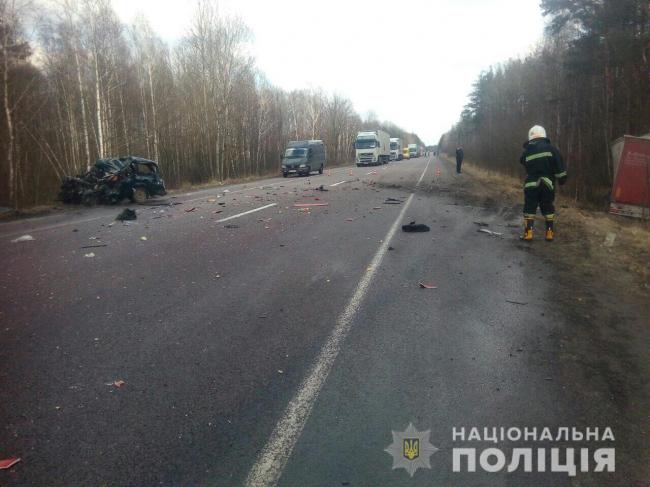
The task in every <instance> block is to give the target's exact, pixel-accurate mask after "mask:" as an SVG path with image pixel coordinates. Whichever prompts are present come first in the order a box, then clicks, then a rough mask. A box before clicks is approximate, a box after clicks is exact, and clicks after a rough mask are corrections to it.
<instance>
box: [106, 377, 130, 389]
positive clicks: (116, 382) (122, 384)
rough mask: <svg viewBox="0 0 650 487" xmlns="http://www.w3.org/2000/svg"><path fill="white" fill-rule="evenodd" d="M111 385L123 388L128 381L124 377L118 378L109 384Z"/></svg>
mask: <svg viewBox="0 0 650 487" xmlns="http://www.w3.org/2000/svg"><path fill="white" fill-rule="evenodd" d="M109 385H111V386H115V387H117V388H118V389H120V388H122V387H123V386H125V385H126V382H124V381H123V380H122V379H117V380H116V381H113V382H112V383H111V384H109Z"/></svg>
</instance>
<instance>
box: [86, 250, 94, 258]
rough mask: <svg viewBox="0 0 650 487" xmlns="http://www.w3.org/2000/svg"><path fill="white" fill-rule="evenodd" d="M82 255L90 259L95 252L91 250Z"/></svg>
mask: <svg viewBox="0 0 650 487" xmlns="http://www.w3.org/2000/svg"><path fill="white" fill-rule="evenodd" d="M84 257H86V258H87V259H92V258H93V257H95V253H94V252H91V253H89V254H84Z"/></svg>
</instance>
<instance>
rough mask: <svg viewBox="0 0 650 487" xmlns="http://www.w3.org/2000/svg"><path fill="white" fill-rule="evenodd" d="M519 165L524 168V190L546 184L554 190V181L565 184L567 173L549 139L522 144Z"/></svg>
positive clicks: (562, 161)
mask: <svg viewBox="0 0 650 487" xmlns="http://www.w3.org/2000/svg"><path fill="white" fill-rule="evenodd" d="M519 162H521V164H523V166H524V167H525V168H526V184H525V187H526V188H530V187H539V185H540V184H542V183H543V184H546V185H547V186H548V188H549V189H551V190H553V189H555V181H556V180H557V181H558V182H559V183H560V184H564V183H565V182H566V178H567V173H566V167H565V165H564V160H563V159H562V154H560V151H559V150H558V149H557V148H556V147H555V146H554V145H553V144H551V141H550V140H549V139H545V138H544V139H542V138H540V139H533V140H531V141H529V142H526V143H525V144H524V153H523V154H522V156H521V159H520V161H519Z"/></svg>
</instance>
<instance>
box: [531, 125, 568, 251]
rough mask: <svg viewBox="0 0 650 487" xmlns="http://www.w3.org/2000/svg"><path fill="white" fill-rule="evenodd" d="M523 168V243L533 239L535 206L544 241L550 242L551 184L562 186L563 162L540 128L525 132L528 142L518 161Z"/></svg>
mask: <svg viewBox="0 0 650 487" xmlns="http://www.w3.org/2000/svg"><path fill="white" fill-rule="evenodd" d="M520 162H521V164H523V166H524V167H525V168H526V182H525V184H524V235H523V236H522V239H523V240H526V241H531V240H532V239H533V226H534V224H535V214H536V213H537V207H538V206H539V208H540V210H541V211H542V215H544V218H545V219H546V240H547V241H549V242H552V241H553V238H554V237H555V231H554V227H553V223H554V221H555V206H554V200H555V184H556V182H558V183H560V185H563V184H564V183H565V182H566V179H567V173H566V168H565V166H564V160H563V159H562V155H561V154H560V151H559V150H558V149H557V148H556V147H555V146H554V145H552V144H551V141H550V140H549V139H548V138H547V137H546V130H545V129H544V127H540V126H539V125H535V126H534V127H533V128H531V129H530V131H529V132H528V142H526V143H525V144H524V153H523V155H522V156H521V159H520Z"/></svg>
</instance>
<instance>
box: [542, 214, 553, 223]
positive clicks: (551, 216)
mask: <svg viewBox="0 0 650 487" xmlns="http://www.w3.org/2000/svg"><path fill="white" fill-rule="evenodd" d="M544 218H546V220H548V221H550V222H552V221H553V220H555V213H551V214H550V215H544Z"/></svg>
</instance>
